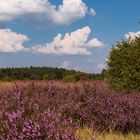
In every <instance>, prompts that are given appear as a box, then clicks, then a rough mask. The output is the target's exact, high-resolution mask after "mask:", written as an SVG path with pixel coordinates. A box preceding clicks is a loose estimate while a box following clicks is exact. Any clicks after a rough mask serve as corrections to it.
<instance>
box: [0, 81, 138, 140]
mask: <svg viewBox="0 0 140 140" xmlns="http://www.w3.org/2000/svg"><path fill="white" fill-rule="evenodd" d="M139 99H140V93H139V92H133V93H131V94H130V93H121V92H115V91H113V90H112V89H111V88H110V87H109V86H108V85H107V84H106V82H104V81H87V82H86V81H80V82H76V83H62V82H60V81H59V82H58V81H22V82H20V81H19V82H2V83H0V139H1V140H5V139H7V140H13V139H14V140H140V102H139Z"/></svg>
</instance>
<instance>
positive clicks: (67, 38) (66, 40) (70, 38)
mask: <svg viewBox="0 0 140 140" xmlns="http://www.w3.org/2000/svg"><path fill="white" fill-rule="evenodd" d="M90 33H91V29H90V28H89V27H88V26H86V27H83V28H81V29H77V30H76V31H74V32H71V33H66V34H65V35H64V37H63V36H62V34H60V33H59V34H57V36H56V37H55V38H54V39H53V41H52V42H50V43H47V44H44V45H37V46H34V47H33V48H32V51H33V52H36V53H44V54H56V55H89V54H91V51H90V49H91V48H93V47H102V46H104V43H103V42H101V41H100V40H98V39H97V38H93V39H91V40H89V39H88V38H89V36H90Z"/></svg>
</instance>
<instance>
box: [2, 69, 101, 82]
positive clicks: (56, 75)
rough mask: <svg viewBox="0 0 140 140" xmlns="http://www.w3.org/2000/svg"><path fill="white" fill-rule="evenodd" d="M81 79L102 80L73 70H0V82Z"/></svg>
mask: <svg viewBox="0 0 140 140" xmlns="http://www.w3.org/2000/svg"><path fill="white" fill-rule="evenodd" d="M81 79H90V80H92V79H96V80H102V79H103V75H102V74H88V73H84V72H80V71H75V70H66V69H64V68H51V67H32V66H31V67H22V68H15V67H13V68H1V69H0V80H2V81H12V80H63V81H78V80H81Z"/></svg>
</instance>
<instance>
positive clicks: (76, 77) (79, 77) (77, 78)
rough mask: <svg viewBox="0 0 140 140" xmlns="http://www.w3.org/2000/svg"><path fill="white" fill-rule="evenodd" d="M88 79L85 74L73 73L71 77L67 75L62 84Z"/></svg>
mask: <svg viewBox="0 0 140 140" xmlns="http://www.w3.org/2000/svg"><path fill="white" fill-rule="evenodd" d="M87 79H89V78H88V76H87V75H86V74H85V73H75V74H72V75H68V76H66V77H64V78H63V79H62V81H63V82H78V81H80V80H87Z"/></svg>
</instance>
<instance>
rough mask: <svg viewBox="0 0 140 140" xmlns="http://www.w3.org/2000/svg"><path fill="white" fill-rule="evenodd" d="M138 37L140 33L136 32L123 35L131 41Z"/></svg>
mask: <svg viewBox="0 0 140 140" xmlns="http://www.w3.org/2000/svg"><path fill="white" fill-rule="evenodd" d="M139 36H140V31H138V32H129V33H127V34H125V37H126V39H131V40H135V38H136V37H139Z"/></svg>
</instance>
